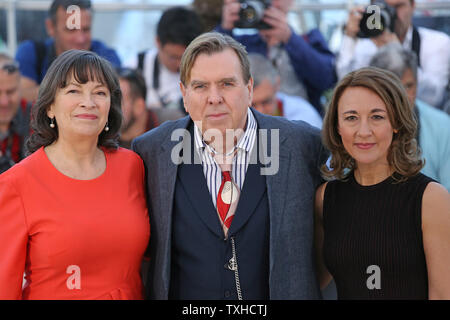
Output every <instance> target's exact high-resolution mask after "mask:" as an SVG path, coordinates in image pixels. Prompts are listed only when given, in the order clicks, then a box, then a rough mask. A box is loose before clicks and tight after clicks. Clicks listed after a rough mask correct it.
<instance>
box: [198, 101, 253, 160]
mask: <svg viewBox="0 0 450 320" xmlns="http://www.w3.org/2000/svg"><path fill="white" fill-rule="evenodd" d="M256 129H257V123H256V119H255V116H254V115H253V113H252V112H251V110H250V108H249V109H248V111H247V127H246V129H245V132H244V134H243V135H242V137H241V138H240V139H239V141H238V143H237V144H236V149H238V150H239V149H241V150H244V151H245V152H250V151H251V150H252V148H253V144H254V143H253V142H254V138H255V132H256ZM194 140H195V149H196V150H197V152H198V153H199V155H201V154H202V152H203V151H204V150H205V149H207V150H208V151H210V152H212V150H213V148H212V147H210V146H209V145H208V144H207V143H206V142H205V141H204V140H203V137H202V135H201V133H200V129H199V127H198V126H197V125H196V124H195V122H194Z"/></svg>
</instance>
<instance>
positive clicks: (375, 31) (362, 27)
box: [356, 0, 397, 38]
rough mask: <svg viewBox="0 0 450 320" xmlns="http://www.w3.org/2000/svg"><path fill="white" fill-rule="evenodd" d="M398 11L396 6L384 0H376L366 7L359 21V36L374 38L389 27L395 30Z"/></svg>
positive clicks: (392, 30)
mask: <svg viewBox="0 0 450 320" xmlns="http://www.w3.org/2000/svg"><path fill="white" fill-rule="evenodd" d="M396 20H397V12H396V11H395V8H394V7H391V6H390V5H388V4H387V3H386V2H385V1H384V0H375V1H373V2H372V4H371V5H370V6H367V7H366V8H365V9H364V13H363V16H362V18H361V21H360V23H359V32H358V33H357V34H356V36H357V37H359V38H373V37H377V36H379V35H380V34H382V33H383V31H384V30H386V28H387V29H389V30H390V31H391V32H394V28H395V22H396Z"/></svg>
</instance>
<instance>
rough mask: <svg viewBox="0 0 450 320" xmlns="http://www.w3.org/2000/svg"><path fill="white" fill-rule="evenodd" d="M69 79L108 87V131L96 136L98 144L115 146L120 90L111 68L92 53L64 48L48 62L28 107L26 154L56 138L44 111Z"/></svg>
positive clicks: (108, 147) (119, 116)
mask: <svg viewBox="0 0 450 320" xmlns="http://www.w3.org/2000/svg"><path fill="white" fill-rule="evenodd" d="M72 79H74V80H75V81H76V82H78V83H80V84H84V83H87V82H88V81H98V82H100V83H102V84H103V85H105V86H106V87H108V89H109V92H110V94H111V105H110V109H109V114H108V127H109V130H108V131H105V130H103V131H102V133H101V134H100V135H99V137H98V146H102V147H105V148H107V149H112V150H115V149H117V148H118V146H119V143H118V139H119V130H120V126H121V125H122V107H121V101H122V93H121V91H120V86H119V80H118V78H117V75H116V73H115V71H114V69H113V68H112V67H111V65H110V63H109V62H108V61H106V60H105V59H103V58H101V57H99V56H98V55H97V54H95V53H93V52H90V51H83V50H68V51H66V52H64V53H62V54H61V55H59V56H58V57H57V58H56V60H55V61H54V62H53V63H52V64H51V66H50V68H49V69H48V71H47V74H46V75H45V77H44V79H43V80H42V83H41V85H40V87H39V96H38V99H37V101H36V104H35V105H34V106H33V108H32V118H31V128H32V130H33V132H32V134H31V136H30V138H29V139H28V141H27V151H28V153H29V154H31V153H33V152H35V151H36V150H38V149H39V148H40V147H42V146H44V147H45V146H48V145H50V144H52V143H53V142H54V141H56V140H58V124H57V123H55V128H50V125H49V124H50V119H49V117H48V115H47V111H48V110H49V108H50V106H51V105H52V103H53V102H54V100H55V96H56V93H57V91H58V89H62V88H65V87H66V86H67V85H68V84H69V83H70V81H71V80H72Z"/></svg>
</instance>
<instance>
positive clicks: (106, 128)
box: [105, 122, 109, 132]
mask: <svg viewBox="0 0 450 320" xmlns="http://www.w3.org/2000/svg"><path fill="white" fill-rule="evenodd" d="M105 131H106V132H108V131H109V127H108V122H106V126H105Z"/></svg>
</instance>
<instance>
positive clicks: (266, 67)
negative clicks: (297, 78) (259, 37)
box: [248, 53, 322, 129]
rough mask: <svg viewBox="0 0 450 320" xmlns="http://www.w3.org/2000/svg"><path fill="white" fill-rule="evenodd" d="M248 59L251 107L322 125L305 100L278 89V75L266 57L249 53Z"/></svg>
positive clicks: (316, 113)
mask: <svg viewBox="0 0 450 320" xmlns="http://www.w3.org/2000/svg"><path fill="white" fill-rule="evenodd" d="M248 60H249V62H250V72H251V75H252V77H253V99H252V106H253V108H255V109H256V110H257V111H259V112H261V113H264V114H268V115H272V116H281V117H284V118H286V119H288V120H303V121H305V122H308V123H309V124H310V125H312V126H315V127H317V128H319V129H320V128H321V127H322V118H321V116H320V115H319V113H318V112H317V110H316V109H315V108H314V107H313V106H312V105H311V104H310V103H309V102H308V101H307V100H305V99H304V98H302V97H300V96H292V95H288V94H285V93H282V92H280V91H279V89H280V75H279V73H278V71H277V70H276V69H275V67H274V65H273V64H272V63H271V62H270V60H269V59H268V58H266V57H264V56H263V55H261V54H258V53H250V54H249V55H248Z"/></svg>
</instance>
